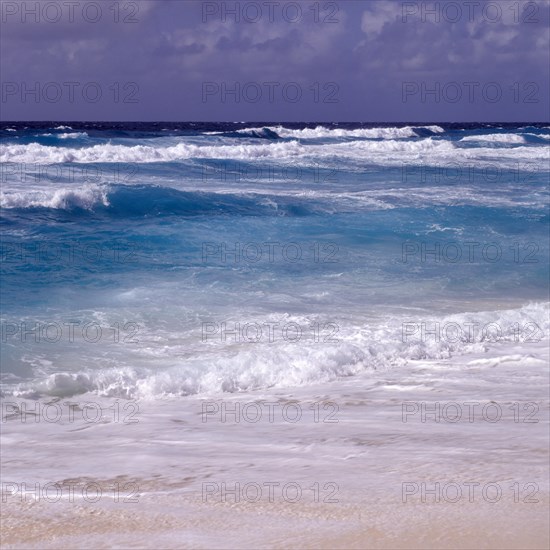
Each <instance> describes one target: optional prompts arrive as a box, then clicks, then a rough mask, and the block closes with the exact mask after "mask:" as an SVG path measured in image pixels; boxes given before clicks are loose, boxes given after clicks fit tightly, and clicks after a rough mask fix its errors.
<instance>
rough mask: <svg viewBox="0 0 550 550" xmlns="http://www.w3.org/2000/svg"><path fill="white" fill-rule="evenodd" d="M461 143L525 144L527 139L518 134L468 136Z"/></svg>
mask: <svg viewBox="0 0 550 550" xmlns="http://www.w3.org/2000/svg"><path fill="white" fill-rule="evenodd" d="M460 141H487V142H490V143H495V142H496V143H525V138H524V137H523V136H519V135H518V134H487V135H480V136H466V137H463V138H462V139H461V140H460Z"/></svg>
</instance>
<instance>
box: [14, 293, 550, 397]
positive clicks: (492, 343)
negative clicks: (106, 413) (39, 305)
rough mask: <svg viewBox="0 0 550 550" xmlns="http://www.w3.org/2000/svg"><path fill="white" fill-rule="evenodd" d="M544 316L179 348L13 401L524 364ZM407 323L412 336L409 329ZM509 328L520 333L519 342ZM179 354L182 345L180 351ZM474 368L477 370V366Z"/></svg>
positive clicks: (23, 392) (540, 336)
mask: <svg viewBox="0 0 550 550" xmlns="http://www.w3.org/2000/svg"><path fill="white" fill-rule="evenodd" d="M549 311H550V304H548V303H544V304H530V305H527V306H524V307H522V308H519V309H513V310H500V311H485V312H475V313H474V312H470V313H461V314H455V315H449V316H445V317H435V316H429V317H428V316H425V317H423V318H421V319H411V318H409V317H407V318H405V317H400V318H392V319H388V320H386V321H384V322H383V323H380V324H376V325H373V324H372V323H369V322H367V321H363V322H361V321H359V320H357V319H355V320H353V321H352V322H351V324H350V325H349V326H346V327H344V326H341V327H340V331H339V333H338V337H339V338H340V341H339V342H334V343H326V342H325V343H322V344H321V343H320V342H315V341H314V340H313V339H306V340H304V341H300V342H299V343H296V342H294V343H293V342H288V341H281V342H276V343H268V342H261V343H246V342H241V343H235V342H232V341H230V342H223V343H222V342H221V341H220V342H218V341H216V342H210V343H206V344H204V343H203V344H202V346H203V347H202V348H201V347H200V346H199V347H198V348H194V350H193V353H192V354H188V355H187V357H183V356H182V353H181V351H180V350H179V348H177V350H174V351H173V352H172V355H170V352H169V351H166V347H163V346H161V348H162V349H161V351H162V353H161V354H160V356H159V357H160V358H163V359H164V360H166V361H168V365H167V366H166V367H165V368H149V367H132V366H120V367H111V368H102V369H97V368H96V369H94V368H92V367H90V368H89V369H87V370H81V371H78V372H68V371H67V372H58V373H55V374H50V375H49V376H46V377H44V378H43V379H41V380H35V381H33V382H32V383H25V384H20V385H19V386H17V387H16V388H15V389H14V390H13V395H15V396H19V397H31V398H34V397H38V396H41V395H44V394H46V395H55V396H70V395H75V394H80V393H87V392H92V393H95V394H97V395H100V396H104V397H125V398H135V399H155V398H159V397H169V396H182V395H192V394H203V393H209V394H211V393H224V392H230V393H234V392H242V391H252V390H258V389H267V388H288V387H297V386H307V385H312V384H318V383H325V382H329V381H331V380H335V379H338V378H342V377H349V376H355V375H358V374H365V373H368V372H369V371H370V372H372V371H373V369H376V370H387V369H392V368H394V367H397V366H402V365H405V364H407V363H409V362H411V361H413V362H414V361H419V360H422V361H426V360H442V359H450V358H451V357H453V356H457V355H463V354H467V353H478V354H487V355H488V356H489V358H494V357H495V356H497V357H498V356H500V355H502V354H500V353H499V352H498V350H499V348H500V347H501V346H502V345H503V344H516V345H517V347H518V348H520V349H522V350H523V351H522V352H521V353H519V355H521V357H529V353H530V352H529V345H530V344H529V342H522V341H521V340H520V339H519V336H521V337H522V338H523V337H525V336H527V335H528V336H529V337H531V338H533V341H535V342H540V341H546V340H547V339H548V336H549V332H550V318H549ZM289 320H292V321H294V319H289ZM266 322H273V319H266ZM404 323H409V324H408V325H404ZM410 323H412V324H413V325H414V327H412V328H416V330H415V331H411V330H409V329H410V328H411V324H410ZM421 323H425V325H426V326H427V327H428V328H429V329H433V327H435V326H436V323H439V326H440V327H442V328H441V331H442V332H441V334H444V335H447V336H445V337H441V338H439V339H437V338H435V337H429V336H428V337H425V336H422V331H421V330H420V328H419V327H420V326H421ZM302 324H303V323H302ZM456 325H459V326H460V327H462V333H461V334H459V335H458V336H457V337H456V338H455V336H456V334H457V333H456V332H454V329H453V330H451V331H450V333H449V332H444V331H445V330H447V329H445V328H444V327H447V326H451V327H453V326H456ZM496 325H498V331H497V329H496ZM300 326H302V325H301V324H300ZM470 326H477V327H480V328H478V329H477V330H473V331H472V332H471V329H469V328H466V327H470ZM516 327H521V335H518V331H517V329H516ZM525 327H527V328H525ZM143 332H144V334H143V342H142V344H140V345H141V346H142V348H143V353H146V354H147V355H148V356H151V350H153V349H154V346H155V345H156V347H157V348H158V347H159V342H158V337H159V336H158V335H155V336H154V339H153V340H154V341H153V340H151V341H149V340H148V339H147V337H146V334H145V330H144V331H143ZM449 334H450V336H448V335H449ZM185 347H186V348H188V347H189V346H188V345H187V344H186V346H185ZM140 349H141V348H140ZM140 353H141V352H140ZM143 353H141V355H143ZM505 355H512V354H510V353H507V354H505ZM515 355H518V354H517V352H516V354H515ZM519 355H518V356H519ZM151 358H152V357H151ZM516 359H517V357H515V359H514V360H516ZM509 360H512V359H509ZM500 362H502V361H500ZM490 364H491V365H492V364H493V363H492V362H491V363H490ZM495 364H499V362H498V361H497V363H495ZM482 365H483V363H479V365H478V366H482Z"/></svg>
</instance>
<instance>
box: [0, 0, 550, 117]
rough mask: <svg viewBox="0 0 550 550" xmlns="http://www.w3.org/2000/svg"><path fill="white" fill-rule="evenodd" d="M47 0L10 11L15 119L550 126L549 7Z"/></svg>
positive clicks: (6, 61)
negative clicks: (529, 123) (540, 122)
mask: <svg viewBox="0 0 550 550" xmlns="http://www.w3.org/2000/svg"><path fill="white" fill-rule="evenodd" d="M36 4H37V2H34V1H31V2H29V1H22V0H18V1H16V2H13V1H12V2H6V1H4V2H2V23H1V24H2V33H1V38H0V40H1V42H0V45H1V52H0V55H1V61H2V78H1V80H2V87H3V89H2V91H3V96H2V103H1V107H2V118H3V119H7V120H9V119H11V120H13V119H65V120H69V119H103V120H327V121H328V120H364V121H369V120H373V121H392V120H394V121H399V120H409V121H410V120H418V121H420V120H426V121H427V120H441V121H445V120H548V118H549V112H548V110H549V104H548V89H549V82H548V80H549V74H548V65H549V57H550V40H549V3H548V2H546V1H538V2H528V1H524V2H520V3H519V4H518V2H511V1H500V2H485V1H481V0H479V1H478V2H436V3H434V2H401V1H394V0H391V1H389V0H388V1H380V2H376V1H360V0H356V1H339V2H309V1H302V2H300V3H296V2H286V1H284V0H280V1H279V2H275V3H271V4H270V3H267V2H264V1H259V2H243V1H241V2H206V1H205V2H196V1H179V0H152V1H143V0H142V1H135V2H115V1H112V0H107V1H103V2H78V3H76V2H72V3H68V2H63V1H58V2H42V3H40V4H39V10H38V12H36V10H35V7H36ZM98 6H99V10H98ZM296 6H298V7H299V10H300V11H297V9H296ZM517 6H519V10H518V7H517ZM69 8H70V9H72V12H70V11H69ZM233 8H237V12H238V13H239V18H240V20H239V21H236V20H235V19H236V16H235V14H234V13H233V12H232V9H233ZM33 10H34V11H33ZM71 83H72V84H71ZM71 87H72V92H71ZM499 93H500V95H501V97H498V94H499ZM457 94H459V95H457Z"/></svg>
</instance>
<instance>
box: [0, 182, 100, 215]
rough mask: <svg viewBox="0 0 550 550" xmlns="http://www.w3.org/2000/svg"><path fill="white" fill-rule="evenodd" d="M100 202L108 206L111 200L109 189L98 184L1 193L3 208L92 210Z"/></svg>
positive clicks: (0, 199) (0, 204) (0, 202)
mask: <svg viewBox="0 0 550 550" xmlns="http://www.w3.org/2000/svg"><path fill="white" fill-rule="evenodd" d="M98 204H102V205H104V206H108V205H109V201H108V198H107V189H106V188H104V187H100V186H96V185H89V186H84V187H81V188H76V189H70V188H61V189H48V190H44V191H19V192H11V193H4V192H2V193H0V206H1V207H2V208H55V209H59V210H70V209H72V208H83V209H85V210H91V209H92V208H93V207H94V206H96V205H98Z"/></svg>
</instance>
